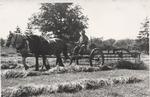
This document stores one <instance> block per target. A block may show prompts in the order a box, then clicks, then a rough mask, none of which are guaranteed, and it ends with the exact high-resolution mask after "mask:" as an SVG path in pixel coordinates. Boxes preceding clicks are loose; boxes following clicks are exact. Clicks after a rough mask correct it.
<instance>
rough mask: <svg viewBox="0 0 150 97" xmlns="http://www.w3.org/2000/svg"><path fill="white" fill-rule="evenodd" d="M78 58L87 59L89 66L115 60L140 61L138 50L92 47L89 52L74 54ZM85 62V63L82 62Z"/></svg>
mask: <svg viewBox="0 0 150 97" xmlns="http://www.w3.org/2000/svg"><path fill="white" fill-rule="evenodd" d="M74 57H76V58H77V59H79V60H85V59H86V60H87V62H88V63H89V65H90V66H100V65H103V64H104V63H107V62H116V61H119V60H127V61H132V62H137V61H140V53H139V52H135V51H134V52H131V51H129V50H127V49H111V50H107V49H100V48H94V49H93V50H91V52H89V51H88V52H85V54H83V55H76V56H74ZM84 64H85V63H84Z"/></svg>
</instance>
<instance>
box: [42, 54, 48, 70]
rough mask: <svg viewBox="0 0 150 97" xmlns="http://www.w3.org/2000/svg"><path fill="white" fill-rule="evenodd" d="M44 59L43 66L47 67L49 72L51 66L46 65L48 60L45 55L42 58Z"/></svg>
mask: <svg viewBox="0 0 150 97" xmlns="http://www.w3.org/2000/svg"><path fill="white" fill-rule="evenodd" d="M42 58H43V65H44V66H45V67H46V69H47V70H49V69H50V66H49V65H46V59H47V58H46V57H45V56H44V55H43V56H42Z"/></svg>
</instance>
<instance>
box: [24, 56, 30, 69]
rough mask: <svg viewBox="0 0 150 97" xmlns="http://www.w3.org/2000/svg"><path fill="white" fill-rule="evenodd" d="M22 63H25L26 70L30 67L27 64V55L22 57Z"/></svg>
mask: <svg viewBox="0 0 150 97" xmlns="http://www.w3.org/2000/svg"><path fill="white" fill-rule="evenodd" d="M22 63H23V65H24V67H25V70H27V69H29V67H28V66H27V64H26V57H22Z"/></svg>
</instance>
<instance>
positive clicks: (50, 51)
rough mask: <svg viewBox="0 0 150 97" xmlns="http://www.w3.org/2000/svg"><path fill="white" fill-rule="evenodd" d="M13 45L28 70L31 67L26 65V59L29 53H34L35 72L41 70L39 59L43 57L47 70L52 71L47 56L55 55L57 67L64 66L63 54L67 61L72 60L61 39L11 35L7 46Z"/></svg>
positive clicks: (18, 34)
mask: <svg viewBox="0 0 150 97" xmlns="http://www.w3.org/2000/svg"><path fill="white" fill-rule="evenodd" d="M10 45H12V46H13V47H14V48H16V50H17V51H18V52H19V53H20V54H21V56H22V62H23V65H24V67H25V70H27V69H28V68H29V67H28V66H27V64H26V58H27V57H28V55H29V53H32V54H33V55H34V56H35V59H36V62H35V63H36V64H35V70H36V71H38V70H39V62H38V58H39V56H40V55H41V56H42V59H43V65H44V66H45V67H46V69H47V70H48V69H50V66H49V65H47V64H46V55H55V56H56V65H57V64H58V65H59V66H64V64H63V62H62V59H61V53H63V55H64V57H65V59H70V57H69V56H68V52H67V45H66V43H65V42H64V41H63V40H62V39H60V38H51V39H48V40H46V39H45V38H44V37H42V36H37V35H23V34H21V33H12V32H10V33H9V36H8V39H7V42H6V46H7V47H9V46H10Z"/></svg>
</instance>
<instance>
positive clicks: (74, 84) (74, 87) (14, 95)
mask: <svg viewBox="0 0 150 97" xmlns="http://www.w3.org/2000/svg"><path fill="white" fill-rule="evenodd" d="M141 81H143V79H142V78H137V77H133V76H131V77H123V76H121V77H114V78H105V79H104V78H99V79H80V80H76V81H70V82H63V83H56V84H50V85H34V84H32V85H31V84H30V85H21V86H17V87H11V88H7V89H3V90H2V97H30V96H37V95H41V94H51V93H57V92H58V93H64V92H65V93H74V92H78V91H80V90H86V89H98V88H103V87H108V86H113V85H120V84H129V83H130V84H131V83H137V82H141Z"/></svg>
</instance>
